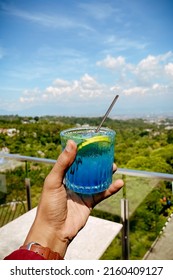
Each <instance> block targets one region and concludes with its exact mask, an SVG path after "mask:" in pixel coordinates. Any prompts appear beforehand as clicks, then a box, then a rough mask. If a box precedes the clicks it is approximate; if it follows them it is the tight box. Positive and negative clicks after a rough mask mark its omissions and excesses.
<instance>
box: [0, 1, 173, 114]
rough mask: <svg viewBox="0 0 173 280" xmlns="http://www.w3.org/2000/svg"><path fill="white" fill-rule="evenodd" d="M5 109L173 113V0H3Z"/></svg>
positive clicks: (0, 109)
mask: <svg viewBox="0 0 173 280" xmlns="http://www.w3.org/2000/svg"><path fill="white" fill-rule="evenodd" d="M0 19H1V23H0V114H19V115H30V116H35V115H74V116H98V115H103V114H104V112H105V110H106V109H107V107H108V106H109V104H110V102H111V101H112V99H113V98H114V96H115V95H116V94H119V96H120V97H119V99H118V101H117V103H116V105H115V107H114V108H113V110H112V112H111V116H116V115H141V114H169V115H173V105H172V104H173V35H172V26H173V1H172V0H121V1H120V0H92V1H91V0H63V1H58V0H42V1H41V0H37V1H35V0H30V1H26V0H11V1H10V0H9V1H8V0H4V1H3V0H0Z"/></svg>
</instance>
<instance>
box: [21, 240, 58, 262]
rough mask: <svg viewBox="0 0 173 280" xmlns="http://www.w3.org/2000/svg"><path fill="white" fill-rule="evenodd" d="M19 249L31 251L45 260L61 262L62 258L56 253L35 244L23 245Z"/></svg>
mask: <svg viewBox="0 0 173 280" xmlns="http://www.w3.org/2000/svg"><path fill="white" fill-rule="evenodd" d="M20 249H22V250H28V251H32V252H34V253H36V254H38V255H40V256H41V257H43V258H44V259H45V260H63V258H62V256H61V255H60V254H59V253H58V252H54V251H52V250H51V249H50V248H48V247H43V246H42V245H41V244H38V243H36V242H30V243H28V244H26V245H23V246H21V247H20Z"/></svg>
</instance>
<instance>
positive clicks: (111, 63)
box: [96, 55, 126, 70]
mask: <svg viewBox="0 0 173 280" xmlns="http://www.w3.org/2000/svg"><path fill="white" fill-rule="evenodd" d="M96 65H97V66H103V67H105V68H108V69H114V70H116V69H120V68H122V67H123V66H126V62H125V58H124V57H122V56H118V57H112V56H110V55H107V56H106V58H105V59H103V60H101V61H98V62H97V63H96Z"/></svg>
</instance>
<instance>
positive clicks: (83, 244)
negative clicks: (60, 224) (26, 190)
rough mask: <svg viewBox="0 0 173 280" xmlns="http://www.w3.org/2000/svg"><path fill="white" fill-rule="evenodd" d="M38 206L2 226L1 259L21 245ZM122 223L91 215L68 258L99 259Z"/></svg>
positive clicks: (70, 247) (68, 251) (67, 254)
mask: <svg viewBox="0 0 173 280" xmlns="http://www.w3.org/2000/svg"><path fill="white" fill-rule="evenodd" d="M35 213H36V208H34V209H32V210H31V211H29V212H27V213H26V214H24V215H22V216H20V217H19V218H17V219H15V220H14V221H12V222H10V223H8V224H7V225H5V226H3V227H1V228H0V259H1V260H2V259H3V258H4V257H5V256H7V255H8V254H10V253H11V252H12V251H14V250H16V249H17V248H19V247H20V246H21V244H22V243H23V241H24V240H25V237H26V235H27V233H28V230H29V228H30V226H31V224H32V222H33V220H34V218H35ZM121 228H122V225H121V224H119V223H114V222H110V221H107V220H103V219H99V218H95V217H92V216H90V217H89V219H88V221H87V224H86V226H85V227H84V228H83V229H82V230H81V231H80V232H79V233H78V235H77V236H76V237H75V238H74V240H73V241H72V242H71V244H70V245H69V247H68V250H67V253H66V255H65V259H67V260H90V259H93V260H96V259H99V258H100V257H101V256H102V254H103V253H104V251H105V250H106V248H107V247H108V246H109V244H110V243H111V242H112V240H113V239H114V238H115V236H116V235H117V234H118V233H119V232H120V230H121Z"/></svg>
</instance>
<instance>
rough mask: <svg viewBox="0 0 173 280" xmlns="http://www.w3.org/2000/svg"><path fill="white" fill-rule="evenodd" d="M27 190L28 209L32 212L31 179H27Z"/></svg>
mask: <svg viewBox="0 0 173 280" xmlns="http://www.w3.org/2000/svg"><path fill="white" fill-rule="evenodd" d="M25 188H26V199H27V207H28V211H29V210H31V208H32V206H31V184H30V179H29V178H25Z"/></svg>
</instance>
